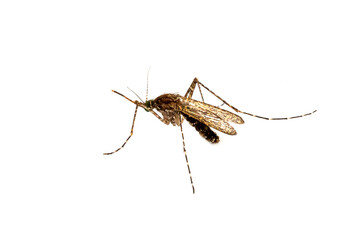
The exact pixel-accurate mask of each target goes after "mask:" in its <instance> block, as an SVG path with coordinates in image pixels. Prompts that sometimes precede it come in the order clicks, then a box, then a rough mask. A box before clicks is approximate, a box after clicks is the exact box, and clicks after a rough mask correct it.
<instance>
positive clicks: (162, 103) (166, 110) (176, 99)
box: [153, 94, 183, 126]
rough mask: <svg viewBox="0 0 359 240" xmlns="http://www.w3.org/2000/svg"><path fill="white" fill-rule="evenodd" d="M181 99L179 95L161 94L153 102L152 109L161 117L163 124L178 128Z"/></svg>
mask: <svg viewBox="0 0 359 240" xmlns="http://www.w3.org/2000/svg"><path fill="white" fill-rule="evenodd" d="M182 101H183V97H182V96H181V95H179V94H162V95H161V96H158V97H157V98H156V99H154V100H153V108H155V109H156V110H157V111H158V112H160V113H161V114H162V116H163V120H164V123H165V124H169V123H171V124H172V125H173V126H179V125H180V123H181V117H180V112H181V107H182Z"/></svg>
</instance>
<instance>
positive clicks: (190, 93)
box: [184, 78, 204, 102]
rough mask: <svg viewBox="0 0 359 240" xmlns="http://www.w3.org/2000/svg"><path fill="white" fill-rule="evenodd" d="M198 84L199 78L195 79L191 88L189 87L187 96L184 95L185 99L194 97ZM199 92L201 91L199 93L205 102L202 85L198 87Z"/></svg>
mask: <svg viewBox="0 0 359 240" xmlns="http://www.w3.org/2000/svg"><path fill="white" fill-rule="evenodd" d="M197 82H198V79H197V78H195V79H193V81H192V83H191V86H189V88H188V90H187V92H186V94H185V95H184V97H185V98H188V99H192V95H193V92H194V89H195V88H196V84H197ZM198 90H199V93H200V94H201V98H202V102H204V98H203V94H202V90H201V86H200V85H198Z"/></svg>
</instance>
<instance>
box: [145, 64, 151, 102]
mask: <svg viewBox="0 0 359 240" xmlns="http://www.w3.org/2000/svg"><path fill="white" fill-rule="evenodd" d="M150 70H151V66H150V67H149V68H148V71H147V87H146V102H147V100H148V75H149V73H150Z"/></svg>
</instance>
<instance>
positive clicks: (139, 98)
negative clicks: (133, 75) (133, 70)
mask: <svg viewBox="0 0 359 240" xmlns="http://www.w3.org/2000/svg"><path fill="white" fill-rule="evenodd" d="M127 88H128V89H130V91H131V92H133V93H134V94H135V95H136V96H137V97H138V98H139V99H140V100H141V102H142V103H145V102H144V101H143V100H142V99H141V98H140V96H138V95H137V93H135V92H134V91H133V90H132V89H131V88H129V87H127Z"/></svg>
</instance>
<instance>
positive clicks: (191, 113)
mask: <svg viewBox="0 0 359 240" xmlns="http://www.w3.org/2000/svg"><path fill="white" fill-rule="evenodd" d="M196 86H198V90H199V92H200V95H201V98H202V101H197V100H194V99H192V95H193V92H194V90H195V88H196ZM201 87H203V88H204V89H206V90H207V91H208V92H210V93H211V94H213V95H214V96H215V97H217V98H218V99H219V100H221V101H222V105H223V104H225V105H227V106H228V107H230V108H231V109H232V110H234V111H235V112H237V113H241V114H246V115H249V116H252V117H257V118H261V119H265V120H289V119H294V118H300V117H305V116H308V115H311V114H313V113H315V112H316V111H317V110H315V111H313V112H310V113H306V114H302V115H297V116H293V117H277V118H269V117H262V116H258V115H255V114H252V113H247V112H244V111H241V110H238V109H237V108H235V107H233V106H232V105H230V104H229V103H228V102H226V101H225V100H224V99H223V98H221V97H219V96H218V95H217V94H215V93H214V92H213V91H211V90H210V89H209V88H207V87H206V86H205V85H203V83H201V82H200V81H198V79H197V78H195V79H194V80H193V81H192V84H191V85H190V87H189V88H188V90H187V92H186V94H185V95H184V96H181V95H179V94H162V95H160V96H158V97H157V98H155V99H152V100H148V78H147V89H146V101H143V100H141V98H140V97H139V96H138V95H137V94H136V93H135V94H136V96H137V97H138V98H139V99H140V102H139V101H137V100H131V99H130V98H128V97H126V96H125V95H123V94H121V93H119V92H117V91H115V90H112V92H114V93H117V94H119V95H120V96H122V97H124V98H125V99H127V100H128V101H130V102H132V103H133V104H135V105H136V108H135V113H134V116H133V121H132V127H131V133H130V136H128V138H127V139H126V141H125V142H124V143H123V144H122V146H121V147H119V148H118V149H116V150H115V151H113V152H109V153H104V155H110V154H113V153H116V152H118V151H120V150H121V149H122V148H123V147H124V146H125V145H126V143H127V142H128V140H129V139H130V138H131V137H132V135H133V128H134V125H135V120H136V115H137V110H138V107H141V108H143V109H144V110H145V111H146V112H150V113H152V114H153V115H154V116H155V117H157V118H158V119H159V120H160V121H161V122H163V123H164V124H166V125H169V124H170V123H171V124H172V125H173V126H179V127H180V129H181V135H182V145H183V152H184V155H185V159H186V163H187V169H188V173H189V178H190V181H191V185H192V191H193V194H194V193H195V188H194V184H193V179H192V174H191V169H190V167H189V162H188V157H187V152H186V144H185V140H184V134H183V128H182V123H183V121H184V119H186V120H187V121H188V123H189V124H190V125H191V126H192V127H194V128H195V129H196V130H197V131H198V133H199V134H200V135H201V136H202V137H203V138H205V139H206V140H207V141H209V142H210V143H214V144H215V143H218V142H219V137H218V135H217V134H216V133H215V132H214V131H213V130H212V128H213V129H215V130H218V131H220V132H222V133H225V134H228V135H236V134H237V132H236V130H235V129H234V128H233V127H232V126H231V125H230V124H229V122H232V123H237V124H243V123H244V121H243V119H242V118H241V117H240V116H238V115H237V114H235V113H232V112H230V111H227V110H224V109H222V108H220V107H216V106H213V105H210V104H208V103H205V102H204V99H203V95H202V90H201ZM130 90H131V89H130ZM131 91H132V90H131ZM154 110H156V111H157V112H159V113H160V114H161V115H162V117H161V116H160V115H159V114H158V113H156V112H155V111H154Z"/></svg>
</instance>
